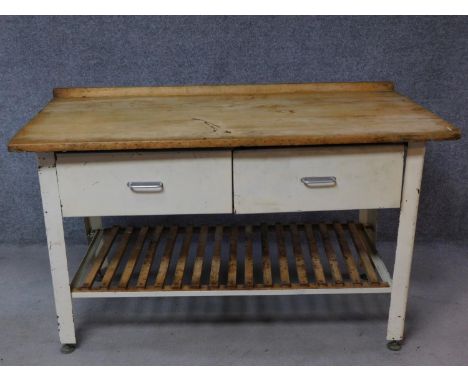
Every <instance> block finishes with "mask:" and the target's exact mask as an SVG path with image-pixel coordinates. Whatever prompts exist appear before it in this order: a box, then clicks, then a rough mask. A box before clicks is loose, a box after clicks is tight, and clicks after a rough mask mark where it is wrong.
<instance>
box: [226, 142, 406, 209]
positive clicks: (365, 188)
mask: <svg viewBox="0 0 468 382" xmlns="http://www.w3.org/2000/svg"><path fill="white" fill-rule="evenodd" d="M403 154H404V146H403V145H367V146H340V147H336V146H335V147H308V148H288V149H277V148H275V149H267V150H264V149H260V150H236V151H234V209H235V211H236V212H237V213H264V212H293V211H326V210H346V209H374V208H398V207H399V206H400V198H401V182H402V173H403ZM303 177H336V185H335V186H332V187H317V188H308V187H306V186H305V185H304V184H303V183H302V182H301V178H303Z"/></svg>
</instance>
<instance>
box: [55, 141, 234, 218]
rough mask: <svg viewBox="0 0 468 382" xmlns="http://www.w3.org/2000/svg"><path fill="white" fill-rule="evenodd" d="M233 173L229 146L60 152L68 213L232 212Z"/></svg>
mask: <svg viewBox="0 0 468 382" xmlns="http://www.w3.org/2000/svg"><path fill="white" fill-rule="evenodd" d="M231 171H232V167H231V151H225V150H222V151H221V150H220V151H218V150H213V151H160V152H133V153H122V152H120V153H92V154H84V153H66V154H57V177H58V183H59V190H60V198H61V202H62V213H63V215H64V216H117V215H158V214H208V213H231V212H232V175H231ZM128 182H152V183H154V182H161V183H162V187H158V184H157V183H155V184H152V185H151V186H152V187H150V188H143V189H141V188H137V187H133V191H132V189H131V188H130V187H129V185H128ZM137 185H138V184H137ZM135 191H136V192H135Z"/></svg>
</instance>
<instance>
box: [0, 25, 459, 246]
mask: <svg viewBox="0 0 468 382" xmlns="http://www.w3.org/2000/svg"><path fill="white" fill-rule="evenodd" d="M380 80H390V81H394V82H395V84H396V87H397V90H398V91H400V92H401V93H403V94H405V95H408V96H410V97H412V98H413V99H415V100H416V101H418V102H419V103H421V104H422V105H424V106H425V107H427V108H429V109H431V110H432V111H434V112H436V113H437V114H439V115H440V116H442V117H443V118H445V119H447V120H448V121H450V122H452V123H454V124H455V125H456V126H458V127H460V128H461V129H462V130H466V124H467V115H468V108H467V102H468V97H467V92H468V18H467V17H283V16H281V17H1V18H0V126H1V130H0V132H1V147H0V155H1V158H0V174H1V175H0V180H1V182H0V194H1V202H0V208H1V210H0V228H1V229H0V241H1V242H8V243H32V242H44V226H43V221H42V215H41V214H42V209H41V203H40V194H39V186H38V180H37V175H36V162H35V156H34V155H33V154H20V153H7V151H6V144H7V142H8V140H9V139H10V138H11V137H12V136H13V134H14V133H15V132H16V131H17V130H18V129H19V128H20V127H21V126H23V125H24V124H25V123H26V122H27V121H28V120H29V119H30V118H31V117H33V116H34V115H35V114H36V113H37V112H38V111H39V110H40V109H41V108H42V107H43V106H44V105H45V104H46V103H47V102H48V101H49V100H50V98H51V94H52V93H51V92H52V88H53V87H69V86H129V85H131V86H134V85H174V84H215V83H270V82H313V81H380ZM466 143H467V142H466V138H465V137H464V138H462V140H460V141H455V142H444V143H430V144H429V145H428V152H427V160H426V167H425V172H424V178H423V187H422V198H421V208H420V214H419V225H418V238H419V239H447V240H456V239H465V238H466V237H467V236H468V235H467V227H468V198H467V194H468V192H467V191H468V190H467V186H468V179H467V165H468V152H467V150H466ZM338 215H340V214H338ZM380 215H381V217H382V219H383V221H384V223H383V224H381V226H380V233H381V235H382V236H383V237H386V238H391V237H394V235H395V227H396V222H397V214H396V212H395V211H390V212H387V211H386V212H384V213H381V214H380ZM334 217H335V216H332V217H330V218H334ZM344 217H345V218H347V217H348V215H346V214H345V215H344ZM196 218H197V219H204V217H196ZM265 218H268V219H275V218H276V217H265ZM286 218H287V219H294V218H298V219H306V218H307V219H309V218H310V219H316V218H317V216H316V215H312V216H302V215H301V216H293V217H291V216H287V217H286ZM160 219H162V220H164V219H166V220H167V218H164V217H163V218H160ZM182 219H189V220H191V219H193V217H185V218H182ZM210 219H220V217H211V218H210ZM221 219H233V218H232V217H221ZM234 219H236V217H234ZM66 232H67V236H68V237H69V238H70V239H72V240H73V241H82V240H83V233H82V224H81V222H80V221H78V219H70V220H67V222H66Z"/></svg>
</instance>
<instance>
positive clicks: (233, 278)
mask: <svg viewBox="0 0 468 382" xmlns="http://www.w3.org/2000/svg"><path fill="white" fill-rule="evenodd" d="M237 236H238V230H237V227H236V226H234V227H232V228H231V241H230V242H229V265H228V280H227V286H228V287H229V288H235V287H236V285H237Z"/></svg>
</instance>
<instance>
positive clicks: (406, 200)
mask: <svg viewBox="0 0 468 382" xmlns="http://www.w3.org/2000/svg"><path fill="white" fill-rule="evenodd" d="M424 154H425V145H424V143H411V142H410V143H408V145H407V152H406V160H405V167H404V175H403V186H402V198H401V207H400V221H399V227H398V239H397V249H396V255H395V266H394V272H393V280H391V279H390V275H389V274H388V272H387V271H386V268H385V266H384V264H383V263H382V262H381V261H380V259H378V258H377V257H375V256H374V262H375V264H376V267H377V270H378V272H379V273H380V274H381V276H382V277H383V278H384V280H386V281H387V282H388V283H389V287H388V288H365V289H364V290H363V289H359V288H356V289H352V288H350V289H340V288H336V289H320V288H317V289H292V290H285V291H276V290H247V291H235V290H234V291H232V290H221V291H209V290H207V291H203V290H202V291H196V292H193V291H175V292H170V291H141V292H125V291H123V292H96V293H94V292H93V293H90V292H80V291H77V292H73V293H72V292H71V289H70V280H69V273H68V265H67V256H66V248H65V238H64V232H63V214H62V209H61V201H60V194H59V186H58V177H57V171H56V157H55V154H54V153H43V154H39V155H38V162H39V169H38V174H39V183H40V187H41V196H42V204H43V209H44V222H45V227H46V234H47V243H48V251H49V259H50V265H51V273H52V284H53V290H54V299H55V307H56V312H57V319H58V326H59V336H60V342H61V343H62V344H75V343H76V337H75V328H74V322H73V311H72V297H74V298H85V297H86V298H89V297H164V296H167V297H171V296H210V295H218V296H220V295H221V296H222V295H224V296H229V295H274V294H286V295H294V294H349V293H391V303H390V310H389V317H388V331H387V339H388V340H397V341H399V340H402V339H403V331H404V323H405V315H406V306H407V300H408V289H409V281H410V273H411V262H412V256H413V247H414V237H415V230H416V221H417V213H418V204H419V194H420V187H421V178H422V171H423V165H424ZM359 220H360V221H361V222H362V223H364V224H366V225H370V226H372V227H373V228H374V232H375V228H376V220H377V215H376V211H372V210H362V211H360V215H359ZM87 225H88V226H89V228H90V229H97V228H100V227H101V226H102V222H101V219H100V218H99V217H94V218H92V219H89V218H88V220H87ZM95 239H96V238H95ZM374 240H375V237H374ZM88 255H89V256H92V255H93V253H88ZM84 261H86V259H84ZM77 277H78V278H79V277H80V275H76V277H75V279H76V278H77Z"/></svg>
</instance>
